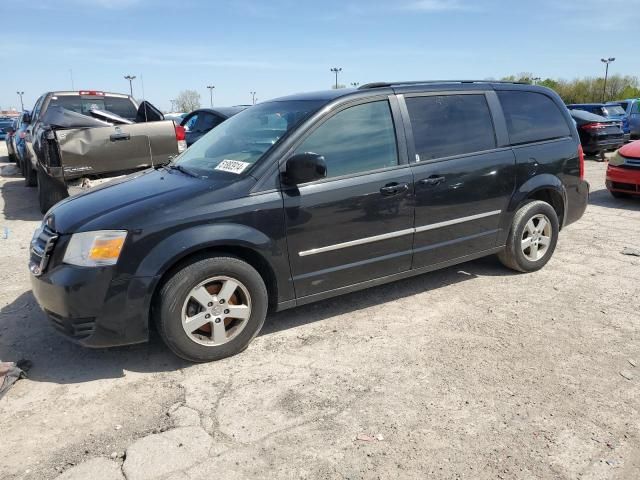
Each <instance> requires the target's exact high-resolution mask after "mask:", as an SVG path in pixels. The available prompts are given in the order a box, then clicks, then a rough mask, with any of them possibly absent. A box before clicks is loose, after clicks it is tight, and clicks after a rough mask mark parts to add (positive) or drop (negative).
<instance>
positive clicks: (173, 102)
mask: <svg viewBox="0 0 640 480" xmlns="http://www.w3.org/2000/svg"><path fill="white" fill-rule="evenodd" d="M169 101H170V102H171V111H172V112H175V111H176V110H178V100H177V99H173V100H169Z"/></svg>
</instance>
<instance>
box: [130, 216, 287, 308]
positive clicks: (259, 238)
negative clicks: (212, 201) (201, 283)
mask: <svg viewBox="0 0 640 480" xmlns="http://www.w3.org/2000/svg"><path fill="white" fill-rule="evenodd" d="M278 250H279V249H278V247H277V245H276V244H275V243H274V242H273V241H272V240H271V239H270V238H269V237H267V236H266V235H265V234H264V233H262V232H260V231H257V230H255V229H253V228H251V227H248V226H245V225H235V224H216V225H206V226H199V227H193V228H190V229H187V230H182V231H180V232H176V233H174V234H173V235H170V236H168V237H166V238H164V239H163V240H162V241H161V242H159V243H158V244H157V245H156V246H155V247H154V248H153V249H152V250H151V251H150V252H149V254H148V255H146V256H145V259H144V260H143V261H142V262H141V263H140V265H139V267H138V269H137V273H136V276H153V277H155V278H156V281H155V282H154V283H153V285H152V288H151V289H150V290H151V291H150V295H149V300H150V302H149V303H150V305H149V306H150V308H153V304H154V300H155V298H156V296H157V294H158V292H159V291H160V289H161V288H162V285H163V284H164V282H166V281H167V279H168V278H170V277H171V275H172V274H173V272H175V271H176V270H177V269H179V268H181V266H183V265H185V264H186V263H188V262H191V261H193V259H195V258H197V257H203V256H207V255H232V256H234V257H237V258H239V259H241V260H243V261H245V262H247V263H248V264H249V265H251V266H252V267H253V268H255V269H256V270H257V271H258V273H259V274H260V276H261V277H262V279H263V281H264V283H265V286H266V287H267V293H268V295H269V306H270V308H273V307H274V306H275V305H277V303H278V301H279V295H280V293H281V292H280V290H281V286H280V285H279V282H278V278H279V276H278V275H277V267H276V266H274V265H273V264H272V262H270V261H269V259H268V258H269V256H270V255H273V254H274V253H275V254H278V255H286V251H285V252H279V251H278ZM287 263H288V260H287ZM287 273H288V272H287ZM149 318H151V315H150V317H149Z"/></svg>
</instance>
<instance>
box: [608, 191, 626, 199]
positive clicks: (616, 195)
mask: <svg viewBox="0 0 640 480" xmlns="http://www.w3.org/2000/svg"><path fill="white" fill-rule="evenodd" d="M609 193H610V194H611V196H612V197H614V198H629V194H628V193H624V192H614V191H613V190H609Z"/></svg>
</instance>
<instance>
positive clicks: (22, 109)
mask: <svg viewBox="0 0 640 480" xmlns="http://www.w3.org/2000/svg"><path fill="white" fill-rule="evenodd" d="M16 93H17V94H18V96H19V97H20V111H21V112H24V103H22V95H24V92H21V91H17V92H16Z"/></svg>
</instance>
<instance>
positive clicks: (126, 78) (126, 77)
mask: <svg viewBox="0 0 640 480" xmlns="http://www.w3.org/2000/svg"><path fill="white" fill-rule="evenodd" d="M124 79H125V80H129V93H130V94H131V96H132V97H133V81H134V80H135V79H136V76H135V75H125V76H124Z"/></svg>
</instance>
